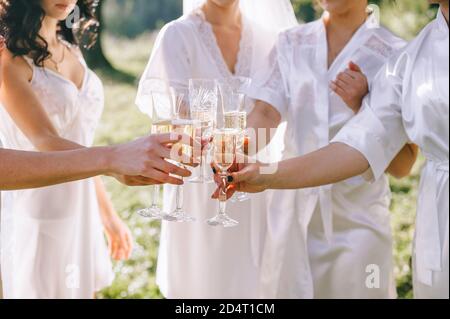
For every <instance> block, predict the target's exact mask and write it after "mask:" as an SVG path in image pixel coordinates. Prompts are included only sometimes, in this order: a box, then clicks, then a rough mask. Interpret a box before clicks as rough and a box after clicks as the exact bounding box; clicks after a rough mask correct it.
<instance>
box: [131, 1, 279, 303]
mask: <svg viewBox="0 0 450 319" xmlns="http://www.w3.org/2000/svg"><path fill="white" fill-rule="evenodd" d="M268 26H270V24H268ZM242 32H243V33H242V39H241V46H240V51H239V56H238V63H237V66H236V72H235V75H238V76H246V77H253V75H254V74H255V72H256V71H257V70H259V69H261V68H263V67H265V64H264V63H265V61H266V58H267V56H268V54H269V52H270V50H271V47H272V46H273V43H274V41H275V39H276V37H275V36H274V34H275V32H274V30H269V31H266V30H265V29H263V28H262V27H260V26H258V25H256V24H254V23H252V22H251V21H250V20H249V19H247V17H246V16H244V17H243V31H242ZM232 76H233V74H232V73H231V72H230V71H229V69H228V67H227V65H226V63H225V61H224V59H223V57H222V53H221V51H220V48H219V46H218V45H217V41H216V38H215V35H214V32H213V29H212V26H211V25H210V24H209V22H207V21H206V19H205V16H204V14H203V11H202V10H200V9H197V10H194V11H193V12H191V13H189V14H187V15H185V16H183V17H181V18H180V19H178V20H176V21H173V22H171V23H169V24H168V25H166V26H165V27H164V28H163V29H162V31H161V33H160V34H159V36H158V39H157V41H156V43H155V46H154V50H153V53H152V56H151V58H150V61H149V64H148V66H147V69H146V71H145V73H144V75H143V77H142V80H141V83H143V81H145V79H146V78H150V77H159V78H166V79H171V80H175V79H178V80H181V82H183V83H184V84H185V85H187V82H188V80H189V79H190V78H209V79H225V78H229V77H232ZM136 104H137V105H138V106H139V107H140V109H141V110H142V111H143V112H144V113H147V114H151V109H150V108H149V106H150V104H151V103H150V102H149V101H148V100H147V99H146V97H145V95H144V94H143V92H142V85H141V86H140V89H139V93H138V97H137V100H136ZM214 190H215V186H214V185H212V184H210V185H198V184H187V185H186V186H185V188H184V208H185V210H186V211H187V212H189V213H191V214H192V215H194V216H195V217H196V218H197V223H191V224H176V223H165V222H164V223H163V225H162V233H161V242H160V250H159V259H158V271H157V283H158V285H159V287H160V289H161V291H162V293H163V294H164V296H166V297H168V298H213V299H216V298H257V297H258V295H259V294H258V288H259V287H258V286H259V276H258V274H259V261H260V254H261V251H262V248H261V245H262V242H263V239H262V238H264V230H265V213H266V197H265V195H264V194H261V195H255V196H252V198H251V201H248V202H245V203H236V204H233V203H229V204H228V211H229V213H230V216H231V217H232V218H234V219H236V220H238V221H239V222H240V225H239V226H238V227H236V228H233V229H223V228H213V227H210V226H208V225H206V224H205V221H206V220H207V219H209V218H211V217H213V216H215V214H216V213H217V211H218V206H217V205H218V203H217V201H214V200H212V199H211V195H212V193H213V191H214ZM174 205H175V189H174V188H173V187H171V186H166V187H165V190H164V209H165V210H173V209H174Z"/></svg>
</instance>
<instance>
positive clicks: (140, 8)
mask: <svg viewBox="0 0 450 319" xmlns="http://www.w3.org/2000/svg"><path fill="white" fill-rule="evenodd" d="M242 1H245V0H242ZM292 2H293V4H294V6H295V10H296V13H297V16H298V18H299V20H300V21H301V22H307V21H311V20H313V19H315V18H317V17H318V16H320V12H319V11H318V10H316V8H315V7H314V5H313V3H314V0H293V1H292ZM370 2H371V3H376V4H377V5H379V6H380V7H381V18H382V22H383V24H384V25H385V26H387V27H389V28H390V29H391V30H393V31H394V32H395V33H396V34H398V35H399V36H402V37H403V38H405V39H411V38H413V37H414V36H415V35H416V34H417V33H418V31H419V30H420V29H421V28H422V27H423V26H424V25H425V24H427V23H428V22H429V21H430V20H431V19H433V17H434V15H435V12H436V11H435V9H430V8H429V6H428V4H427V1H426V0H396V1H393V0H379V1H370ZM181 12H182V1H181V0H102V1H101V4H100V7H99V10H98V14H99V17H100V20H101V22H102V28H101V29H100V33H101V34H100V40H101V41H100V42H99V43H98V45H97V46H96V47H95V48H94V49H93V50H91V51H90V52H87V53H86V54H87V58H88V61H89V63H90V65H91V66H92V67H94V68H96V71H97V72H98V73H99V75H101V77H102V79H103V80H104V83H105V87H106V110H105V113H104V116H103V119H102V122H101V125H100V128H99V130H98V134H97V144H98V145H104V144H111V143H119V142H124V141H129V140H131V139H134V138H136V137H137V136H141V135H145V134H147V133H148V132H149V128H150V121H149V119H148V118H146V117H145V116H143V115H142V114H141V113H139V111H138V110H137V108H136V106H135V105H134V98H135V96H136V87H137V81H138V78H139V76H140V74H141V73H142V72H143V70H144V67H145V64H146V63H147V61H148V58H149V56H150V53H151V50H152V46H153V41H154V39H155V36H156V34H157V33H158V30H159V28H161V26H163V25H164V24H165V23H166V22H168V21H170V20H173V19H176V18H177V17H179V16H180V15H181ZM419 167H420V162H419V163H418V164H417V165H416V168H415V169H414V174H413V175H412V176H411V177H409V178H406V179H403V180H401V181H398V180H392V183H391V185H392V191H393V202H392V228H393V232H394V236H395V244H394V255H395V263H396V267H395V275H396V279H397V287H398V294H399V297H400V298H411V297H412V291H411V288H412V287H411V286H412V283H411V266H410V265H411V241H412V236H413V231H414V229H413V227H412V224H413V221H414V212H415V200H416V195H417V187H418V180H419V176H418V173H419ZM105 181H106V183H107V187H108V190H109V192H110V194H111V197H112V199H113V202H114V204H115V207H116V209H117V211H118V212H119V213H120V214H121V216H122V217H123V218H124V219H125V220H126V221H127V222H128V224H129V226H130V228H131V229H132V230H133V235H134V238H135V242H136V245H135V251H134V254H133V256H132V259H131V260H130V261H129V262H125V263H116V264H115V271H116V274H117V276H116V280H115V282H114V284H113V285H112V286H111V287H110V288H108V289H106V290H104V291H102V292H101V293H100V294H99V295H98V297H99V298H161V297H162V296H161V294H160V292H159V290H158V288H157V286H156V284H155V271H156V258H157V252H158V239H159V234H160V224H159V223H157V222H152V223H150V222H148V221H147V220H145V219H143V218H141V217H139V216H137V215H136V214H135V213H134V212H135V211H136V210H137V209H138V208H141V207H144V206H148V204H149V200H150V197H149V192H148V190H146V189H145V188H137V189H136V188H127V187H123V186H121V185H119V184H118V183H117V182H115V181H114V180H112V179H108V178H105ZM236 271H239V270H238V269H236Z"/></svg>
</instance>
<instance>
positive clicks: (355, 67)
mask: <svg viewBox="0 0 450 319" xmlns="http://www.w3.org/2000/svg"><path fill="white" fill-rule="evenodd" d="M348 68H349V69H350V70H351V71H355V72H359V73H363V72H362V70H361V68H360V67H359V65H358V64H356V63H355V62H353V61H350V63H349V64H348Z"/></svg>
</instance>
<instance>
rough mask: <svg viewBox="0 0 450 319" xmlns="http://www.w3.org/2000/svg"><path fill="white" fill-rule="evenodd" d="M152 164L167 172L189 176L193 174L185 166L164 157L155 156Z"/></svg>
mask: <svg viewBox="0 0 450 319" xmlns="http://www.w3.org/2000/svg"><path fill="white" fill-rule="evenodd" d="M151 165H152V166H153V167H154V168H155V169H157V170H159V171H161V172H163V173H166V174H172V175H177V176H180V177H189V176H191V175H192V174H191V172H190V171H189V170H187V169H185V168H182V167H179V166H177V165H175V164H172V163H169V162H168V161H166V160H164V159H162V158H154V159H153V160H152V161H151Z"/></svg>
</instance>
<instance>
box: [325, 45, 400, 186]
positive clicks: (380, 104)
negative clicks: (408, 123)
mask: <svg viewBox="0 0 450 319" xmlns="http://www.w3.org/2000/svg"><path fill="white" fill-rule="evenodd" d="M406 63H407V55H406V54H401V55H400V57H399V58H394V59H392V60H391V62H389V63H388V64H386V65H385V66H384V67H383V68H382V70H381V71H380V72H379V73H378V74H377V76H376V78H375V80H374V82H373V87H372V91H371V92H370V95H369V96H367V97H366V99H365V101H364V106H363V109H362V110H361V112H360V113H359V114H358V115H356V116H355V117H354V118H353V119H352V120H350V121H349V123H348V124H347V125H346V126H345V127H344V128H343V129H342V130H341V131H340V132H339V133H338V134H337V135H336V137H335V138H334V139H333V140H332V143H344V144H346V145H349V146H350V147H352V148H354V149H356V150H358V151H359V152H361V153H362V154H363V155H364V156H365V157H366V159H367V160H368V162H369V164H370V167H371V171H369V172H367V173H366V174H365V175H364V177H365V178H366V179H368V180H371V181H374V180H377V179H379V178H380V177H381V176H382V175H383V174H384V173H385V171H386V169H387V168H388V167H389V165H390V163H391V162H392V160H393V159H394V158H395V156H396V155H397V154H398V153H399V152H400V150H401V149H402V148H403V146H404V145H405V144H406V143H407V142H408V136H407V134H406V131H405V128H404V126H403V118H402V101H403V79H402V74H403V73H404V71H405V69H406Z"/></svg>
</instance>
